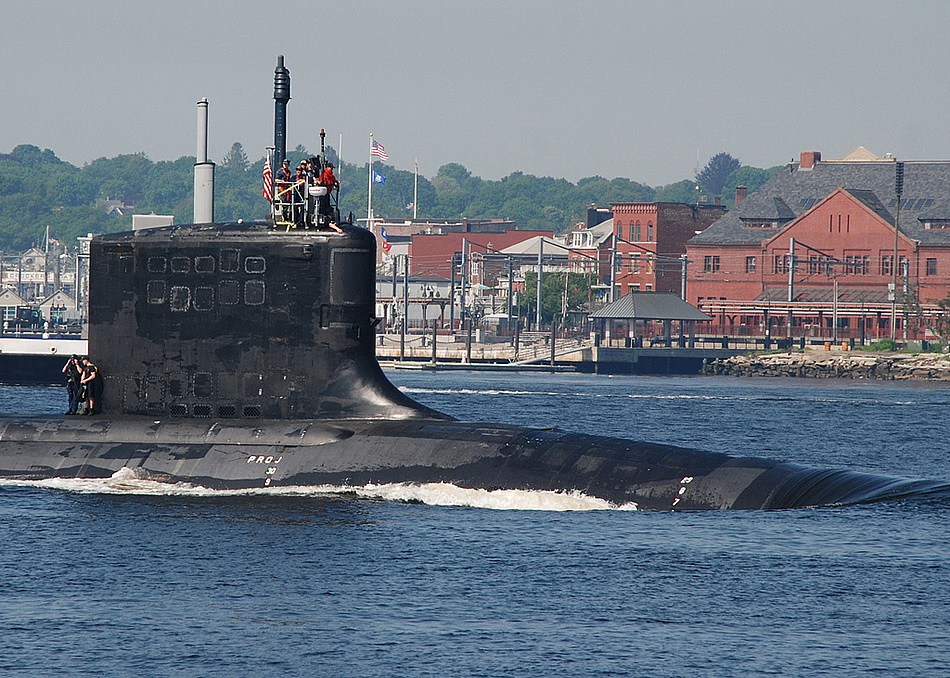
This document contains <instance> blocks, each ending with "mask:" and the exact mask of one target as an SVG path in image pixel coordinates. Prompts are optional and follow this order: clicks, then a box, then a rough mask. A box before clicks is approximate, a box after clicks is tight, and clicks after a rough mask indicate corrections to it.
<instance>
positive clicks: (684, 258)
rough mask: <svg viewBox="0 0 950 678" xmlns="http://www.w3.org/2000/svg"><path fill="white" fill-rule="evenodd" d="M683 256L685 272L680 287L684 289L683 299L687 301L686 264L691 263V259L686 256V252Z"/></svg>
mask: <svg viewBox="0 0 950 678" xmlns="http://www.w3.org/2000/svg"><path fill="white" fill-rule="evenodd" d="M681 258H682V260H683V272H682V274H681V276H682V277H681V279H680V288H681V289H682V292H683V294H682V299H683V301H686V266H687V265H688V264H689V260H688V259H687V258H686V255H685V254H684V255H683V256H682V257H681Z"/></svg>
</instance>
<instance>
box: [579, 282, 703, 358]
mask: <svg viewBox="0 0 950 678" xmlns="http://www.w3.org/2000/svg"><path fill="white" fill-rule="evenodd" d="M590 319H591V320H600V321H601V324H600V329H601V332H600V333H599V335H600V336H605V337H607V338H608V345H609V343H610V342H609V338H610V336H611V334H612V329H613V325H614V323H615V322H617V321H623V322H625V323H626V326H627V337H626V339H625V345H626V346H628V347H629V346H636V347H641V346H643V335H642V334H640V335H637V332H636V328H637V321H643V326H644V328H647V327H648V325H647V323H648V322H649V321H662V322H663V334H662V336H661V337H659V336H656V335H655V333H654V336H651V337H650V345H655V344H657V343H660V344H662V345H663V346H671V345H672V325H673V321H674V320H678V321H679V323H680V345H681V346H682V345H684V337H685V336H686V335H687V334H688V335H689V346H690V348H692V347H693V346H694V344H695V334H696V323H697V321H698V322H709V321H710V320H712V319H713V318H712V316H709V315H706V314H705V313H703V312H702V311H700V310H699V309H698V308H696V307H695V306H692V305H690V304H688V303H686V302H685V301H683V300H682V299H680V298H679V297H678V296H677V295H676V294H674V293H672V292H630V293H628V294H626V295H624V296H623V297H621V298H620V299H618V300H617V301H615V302H613V303H611V304H607V305H606V306H604V307H603V308H602V309H600V310H598V311H594V312H593V313H591V314H590ZM685 323H689V331H688V332H684V331H683V330H684V324H685Z"/></svg>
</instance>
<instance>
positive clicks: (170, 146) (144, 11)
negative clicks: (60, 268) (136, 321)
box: [0, 0, 950, 186]
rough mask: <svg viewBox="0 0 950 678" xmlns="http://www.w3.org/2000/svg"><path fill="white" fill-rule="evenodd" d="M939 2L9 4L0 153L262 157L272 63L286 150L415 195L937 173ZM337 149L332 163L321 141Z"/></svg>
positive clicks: (948, 15)
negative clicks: (403, 176) (457, 171)
mask: <svg viewBox="0 0 950 678" xmlns="http://www.w3.org/2000/svg"><path fill="white" fill-rule="evenodd" d="M948 28H950V7H948V5H947V3H946V2H945V0H904V2H902V3H895V2H892V1H884V0H820V1H816V0H796V1H795V2H788V1H787V0H786V1H782V2H776V1H772V0H758V1H753V0H718V1H716V2H711V1H700V0H656V1H650V2H646V1H642V0H617V1H614V0H585V2H578V1H577V0H572V1H567V0H506V1H499V0H465V1H462V0H387V1H382V0H380V1H378V2H377V1H371V0H341V1H335V2H326V1H319V2H318V1H316V0H280V1H279V2H265V3H261V2H236V1H232V2H224V1H219V0H187V1H181V0H161V1H160V2H154V3H144V2H136V1H134V0H132V1H130V0H86V1H85V2H76V1H75V0H70V1H68V2H67V1H63V0H44V2H40V3H37V2H30V1H27V0H8V2H7V3H6V4H5V11H4V21H3V24H2V26H0V63H2V64H3V66H2V69H0V74H2V75H0V92H2V96H0V153H7V152H9V151H10V150H12V149H13V148H14V147H15V146H17V145H19V144H33V145H35V146H39V147H40V148H49V149H52V150H53V151H54V152H55V153H56V155H57V156H59V157H60V158H62V159H63V160H66V161H68V162H70V163H73V164H75V165H77V166H81V165H83V164H84V163H88V162H91V161H93V160H95V159H97V158H100V157H114V156H116V155H119V154H123V153H137V152H144V153H145V154H146V155H147V156H148V157H149V158H150V159H152V160H153V161H159V160H174V159H177V158H179V157H181V156H194V155H195V152H196V148H195V147H196V132H195V129H196V115H197V114H196V105H195V104H196V102H197V101H198V100H199V99H201V98H203V97H207V98H208V100H209V102H210V108H209V110H210V149H209V155H210V157H211V159H212V160H215V161H216V162H220V160H221V158H223V156H224V155H225V154H226V153H227V151H228V150H229V149H230V148H231V145H232V144H233V143H234V142H235V141H239V142H241V144H242V145H243V146H244V148H245V151H246V152H247V154H248V156H249V158H250V159H251V160H256V159H258V158H261V157H263V155H264V153H265V148H266V147H267V146H269V145H272V144H273V110H274V105H273V98H272V97H273V74H274V66H275V64H276V58H277V55H278V54H283V55H284V57H285V63H286V66H287V67H288V68H289V69H290V72H291V97H292V99H291V101H290V104H289V106H288V135H287V136H288V145H289V147H290V148H293V147H294V146H296V145H297V144H303V145H304V146H306V147H307V148H308V149H309V150H310V151H311V152H316V151H317V150H318V149H319V136H318V135H319V130H320V129H321V128H325V129H326V130H327V142H328V144H330V145H331V146H334V147H341V148H340V150H341V151H342V155H343V157H344V159H345V160H347V161H349V162H355V163H358V164H362V163H364V162H365V161H366V160H367V159H368V156H369V152H368V146H369V134H370V133H371V132H372V133H374V134H375V138H376V139H377V140H378V141H379V142H380V143H382V144H384V145H385V147H386V151H387V152H388V153H389V156H390V161H389V164H392V165H394V166H395V167H397V168H399V169H405V170H411V169H412V168H413V164H414V162H415V161H416V159H418V166H419V171H420V173H421V174H422V175H424V176H428V177H432V176H434V175H435V173H436V172H437V171H438V169H439V167H440V166H442V165H444V164H446V163H451V162H455V163H459V164H461V165H463V166H465V167H466V168H467V169H468V170H470V171H471V172H472V174H474V175H476V176H480V177H482V178H484V179H500V178H502V177H504V176H507V175H509V174H511V173H512V172H516V171H521V172H524V173H528V174H535V175H539V176H553V177H558V178H566V179H568V180H570V181H572V182H576V181H577V180H578V179H580V178H583V177H589V176H603V177H607V178H613V177H627V178H630V179H633V180H634V181H639V182H641V183H645V184H648V185H651V186H658V185H662V184H666V183H672V182H675V181H679V180H681V179H689V178H692V177H693V176H694V175H695V173H696V171H697V169H701V168H702V166H703V165H704V164H705V163H706V161H707V160H708V159H709V158H710V157H711V156H713V155H715V154H716V153H718V152H721V151H725V152H727V153H730V154H731V155H733V156H735V157H737V158H739V159H740V160H741V161H742V163H743V164H744V165H751V166H754V167H763V168H764V167H771V166H774V165H780V164H784V163H787V162H788V161H790V160H792V159H796V160H797V159H798V157H799V154H800V153H801V151H805V150H817V151H820V152H821V153H822V156H823V157H824V158H825V159H830V158H840V157H843V156H845V155H847V154H848V153H849V152H851V151H852V150H854V149H855V148H856V147H858V146H865V147H866V148H867V149H868V150H870V151H871V152H872V153H875V154H877V155H879V156H883V155H884V154H885V153H892V154H894V155H895V156H896V157H898V158H901V159H906V160H923V159H941V160H946V159H950V126H948V124H947V122H948V117H950V86H948V77H947V76H948V71H950V40H947V37H946V36H947V34H948ZM341 139H342V144H341V143H340V142H341Z"/></svg>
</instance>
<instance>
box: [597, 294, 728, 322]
mask: <svg viewBox="0 0 950 678" xmlns="http://www.w3.org/2000/svg"><path fill="white" fill-rule="evenodd" d="M590 317H591V318H607V319H613V320H712V317H711V316H708V315H706V314H705V313H703V312H702V311H700V310H699V309H698V308H696V307H695V306H692V305H690V304H687V303H686V302H685V301H683V300H682V299H680V298H679V297H678V296H677V295H675V294H673V293H672V292H630V293H628V294H625V295H624V296H623V297H621V298H620V299H618V300H617V301H615V302H613V303H612V304H607V305H606V306H604V307H603V308H602V309H600V310H598V311H594V312H593V313H591V314H590Z"/></svg>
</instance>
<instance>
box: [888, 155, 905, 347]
mask: <svg viewBox="0 0 950 678" xmlns="http://www.w3.org/2000/svg"><path fill="white" fill-rule="evenodd" d="M894 193H896V194H897V216H896V218H895V219H894V260H893V261H892V262H891V272H892V273H893V274H894V275H893V278H894V280H893V282H892V284H891V341H896V340H897V234H898V232H899V231H900V224H901V195H902V194H903V193H904V163H902V162H898V163H895V164H894Z"/></svg>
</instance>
